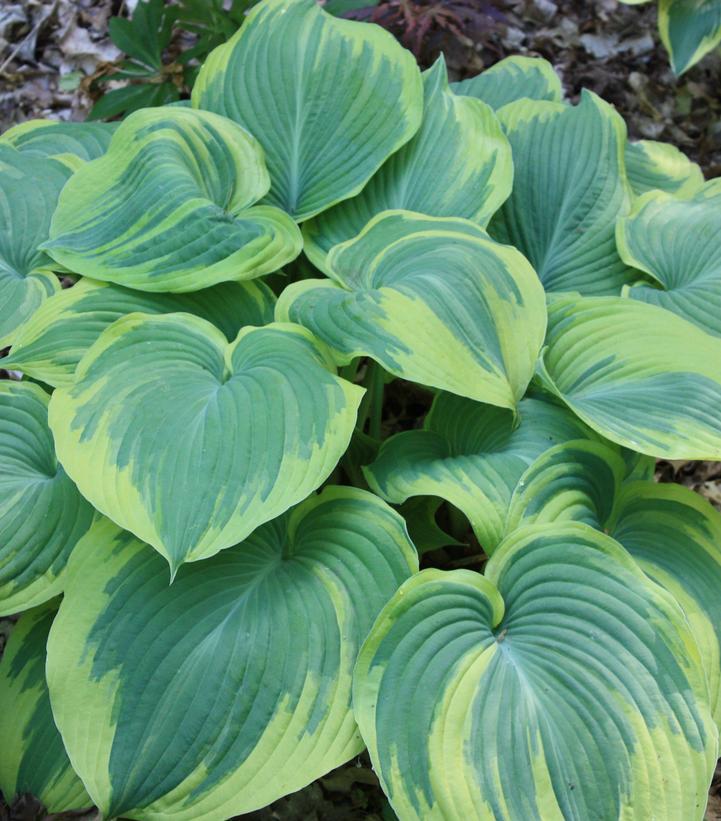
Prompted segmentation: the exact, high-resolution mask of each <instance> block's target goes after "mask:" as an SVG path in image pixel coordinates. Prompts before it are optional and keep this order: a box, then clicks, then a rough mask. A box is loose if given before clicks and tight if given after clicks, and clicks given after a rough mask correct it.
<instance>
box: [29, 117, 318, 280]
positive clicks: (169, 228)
mask: <svg viewBox="0 0 721 821" xmlns="http://www.w3.org/2000/svg"><path fill="white" fill-rule="evenodd" d="M269 184H270V181H269V179H268V172H267V170H266V168H265V165H264V162H263V152H262V149H261V148H260V145H259V144H258V143H257V142H256V141H255V140H254V139H253V137H251V136H250V135H249V134H248V133H247V132H246V131H244V130H243V129H242V128H241V127H240V126H238V125H237V124H236V123H233V122H230V120H226V119H225V118H224V117H219V116H218V115H216V114H210V113H208V112H204V111H193V110H192V109H188V108H146V109H143V110H141V111H136V112H135V113H134V114H131V115H130V116H129V117H128V118H127V119H126V120H124V121H123V122H122V123H121V125H120V127H119V128H118V130H117V131H116V132H115V134H114V135H113V139H112V140H111V143H110V148H109V149H108V151H107V153H106V154H104V155H103V156H102V157H100V158H99V159H97V160H93V161H92V162H89V163H86V164H85V165H83V166H81V167H80V168H79V169H78V171H77V172H76V173H75V174H74V175H73V177H72V179H71V180H70V182H69V183H68V185H67V186H66V187H65V189H64V190H63V193H62V196H61V197H60V201H59V203H58V208H57V211H56V212H55V215H54V216H53V221H52V226H51V241H50V242H48V243H47V244H46V245H45V248H46V249H47V250H48V251H49V253H50V254H51V256H52V257H53V258H54V259H56V260H58V261H59V262H61V263H62V264H63V265H66V266H67V267H68V268H69V269H70V270H73V271H77V272H79V273H82V274H84V275H85V276H89V277H92V278H94V279H101V280H105V281H109V282H116V283H118V284H119V285H125V286H127V287H129V288H136V289H138V290H141V291H176V292H182V291H197V290H200V289H201V288H206V287H208V286H210V285H215V284H216V283H218V282H223V281H225V280H239V279H251V278H253V277H257V276H260V275H261V274H266V273H269V272H270V271H274V270H276V269H277V268H278V267H280V266H281V265H283V264H284V263H286V262H289V261H290V260H291V259H293V258H294V257H295V256H297V254H298V252H299V251H300V247H301V242H302V240H301V237H300V232H299V231H298V228H297V226H296V225H295V224H294V223H293V221H292V220H291V219H289V217H288V216H287V215H286V214H284V213H283V212H282V211H280V210H279V209H277V208H272V207H270V206H254V203H255V202H256V201H257V200H259V199H260V198H261V197H263V196H264V195H265V193H266V192H267V190H268V186H269Z"/></svg>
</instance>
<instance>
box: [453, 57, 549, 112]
mask: <svg viewBox="0 0 721 821" xmlns="http://www.w3.org/2000/svg"><path fill="white" fill-rule="evenodd" d="M451 88H452V89H453V90H454V91H455V92H456V94H463V95H465V96H467V97H477V98H478V99H479V100H483V102H484V103H488V105H489V106H491V108H495V109H498V108H501V107H502V106H504V105H507V104H508V103H512V102H514V101H515V100H521V99H523V98H528V99H530V100H551V101H553V102H556V103H560V102H561V98H562V97H563V89H562V88H561V78H560V77H559V76H558V74H556V72H555V71H554V70H553V66H552V65H551V64H550V63H549V62H548V61H547V60H542V59H541V58H539V57H522V56H520V55H514V56H513V57H506V58H505V60H500V61H499V62H498V63H496V64H495V65H492V66H491V67H490V68H487V69H486V70H485V71H482V72H481V73H480V74H478V75H476V76H475V77H470V78H469V79H467V80H461V81H460V82H458V83H452V84H451Z"/></svg>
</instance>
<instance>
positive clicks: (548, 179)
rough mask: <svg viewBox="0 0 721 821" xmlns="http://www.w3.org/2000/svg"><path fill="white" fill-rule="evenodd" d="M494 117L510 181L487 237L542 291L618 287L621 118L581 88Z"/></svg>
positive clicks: (624, 202)
mask: <svg viewBox="0 0 721 821" xmlns="http://www.w3.org/2000/svg"><path fill="white" fill-rule="evenodd" d="M499 117H500V119H501V122H502V123H503V124H504V126H505V128H506V133H507V135H508V138H509V140H510V142H511V148H512V150H513V166H514V182H513V193H512V194H511V196H510V197H509V199H508V200H506V202H505V204H504V205H503V207H502V208H501V209H500V211H499V212H498V213H497V214H496V216H495V217H494V218H493V220H492V221H491V223H490V226H489V232H490V234H491V236H493V237H495V238H496V239H498V240H499V241H500V242H507V243H510V244H511V245H514V246H515V247H516V248H518V249H519V250H520V251H521V252H523V253H524V254H525V255H526V257H528V259H529V260H530V262H531V264H532V265H533V267H534V268H535V269H536V271H537V272H538V276H539V277H540V278H541V281H542V282H543V286H544V288H545V289H546V290H547V291H579V292H580V293H582V294H588V295H596V294H617V293H620V291H621V286H622V285H623V284H624V283H626V282H628V281H629V278H630V272H629V271H628V269H627V268H626V266H625V265H624V263H623V262H622V260H621V259H620V257H619V255H618V252H617V250H616V241H615V236H614V230H615V225H616V218H617V217H618V216H619V214H623V213H624V212H625V210H626V209H627V206H628V200H629V189H628V184H627V182H626V178H625V170H624V159H623V152H624V147H625V144H626V126H625V125H624V122H623V120H622V119H621V117H620V116H619V115H618V114H617V113H616V111H615V110H614V109H613V108H612V107H611V106H610V105H608V104H607V103H605V102H603V100H601V99H600V98H598V97H597V96H596V95H595V94H593V93H591V92H589V91H584V92H583V94H582V95H581V102H580V103H579V104H578V105H577V106H566V105H563V104H561V103H555V102H545V101H534V100H519V101H517V102H515V103H511V104H510V105H508V106H506V107H504V108H503V109H502V110H501V111H500V112H499Z"/></svg>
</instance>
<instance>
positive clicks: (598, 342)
mask: <svg viewBox="0 0 721 821" xmlns="http://www.w3.org/2000/svg"><path fill="white" fill-rule="evenodd" d="M540 370H541V376H542V378H543V380H544V381H545V383H546V386H547V387H548V388H549V389H550V390H552V391H553V392H554V393H556V394H557V395H558V396H559V397H561V399H563V401H564V402H565V403H566V404H567V405H568V406H569V407H570V408H571V409H572V410H573V411H574V413H576V414H578V416H580V417H581V419H583V420H584V421H585V422H586V423H587V424H589V425H590V426H591V427H592V428H594V429H595V430H597V431H598V432H599V433H601V434H602V435H603V436H605V437H606V438H608V439H611V440H612V441H614V442H618V443H619V444H621V445H624V446H625V447H628V448H632V449H633V450H636V451H639V452H640V453H646V454H649V455H651V456H656V457H659V458H665V459H721V419H720V418H719V414H718V412H717V408H718V406H719V403H721V340H719V339H717V338H716V337H713V336H711V335H710V334H707V333H705V332H704V331H702V330H701V329H700V328H697V327H696V326H695V325H692V324H691V323H690V322H687V321H686V320H685V319H681V317H678V316H676V315H675V314H672V313H671V312H670V311H666V310H665V309H663V308H659V307H657V306H656V305H649V304H646V303H644V302H639V301H637V300H635V299H623V298H621V297H591V298H589V297H586V298H584V297H578V296H572V295H567V296H566V297H565V298H563V299H556V300H553V301H552V302H551V303H550V305H549V322H548V335H547V338H546V347H545V348H544V352H543V355H542V360H541V365H540Z"/></svg>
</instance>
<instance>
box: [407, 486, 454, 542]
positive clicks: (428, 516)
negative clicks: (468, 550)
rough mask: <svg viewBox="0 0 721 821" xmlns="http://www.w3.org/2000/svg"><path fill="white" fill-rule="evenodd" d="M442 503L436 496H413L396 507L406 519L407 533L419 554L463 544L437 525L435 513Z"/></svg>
mask: <svg viewBox="0 0 721 821" xmlns="http://www.w3.org/2000/svg"><path fill="white" fill-rule="evenodd" d="M442 504H443V499H439V498H438V497H437V496H414V497H412V498H410V499H409V500H408V501H407V502H405V503H404V504H402V505H401V506H400V508H399V509H398V512H399V513H400V514H401V516H403V518H404V519H405V520H406V525H407V526H408V533H409V534H410V537H411V539H412V540H413V544H414V545H415V546H416V550H417V551H418V553H419V554H420V555H423V554H424V553H428V552H430V551H431V550H438V549H439V548H441V547H454V546H460V545H462V544H463V542H459V541H458V539H456V538H454V537H453V536H451V535H450V534H449V533H446V532H445V531H444V530H443V529H442V528H441V527H440V526H439V525H438V522H437V521H436V514H437V513H438V508H439V507H440V506H441V505H442Z"/></svg>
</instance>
